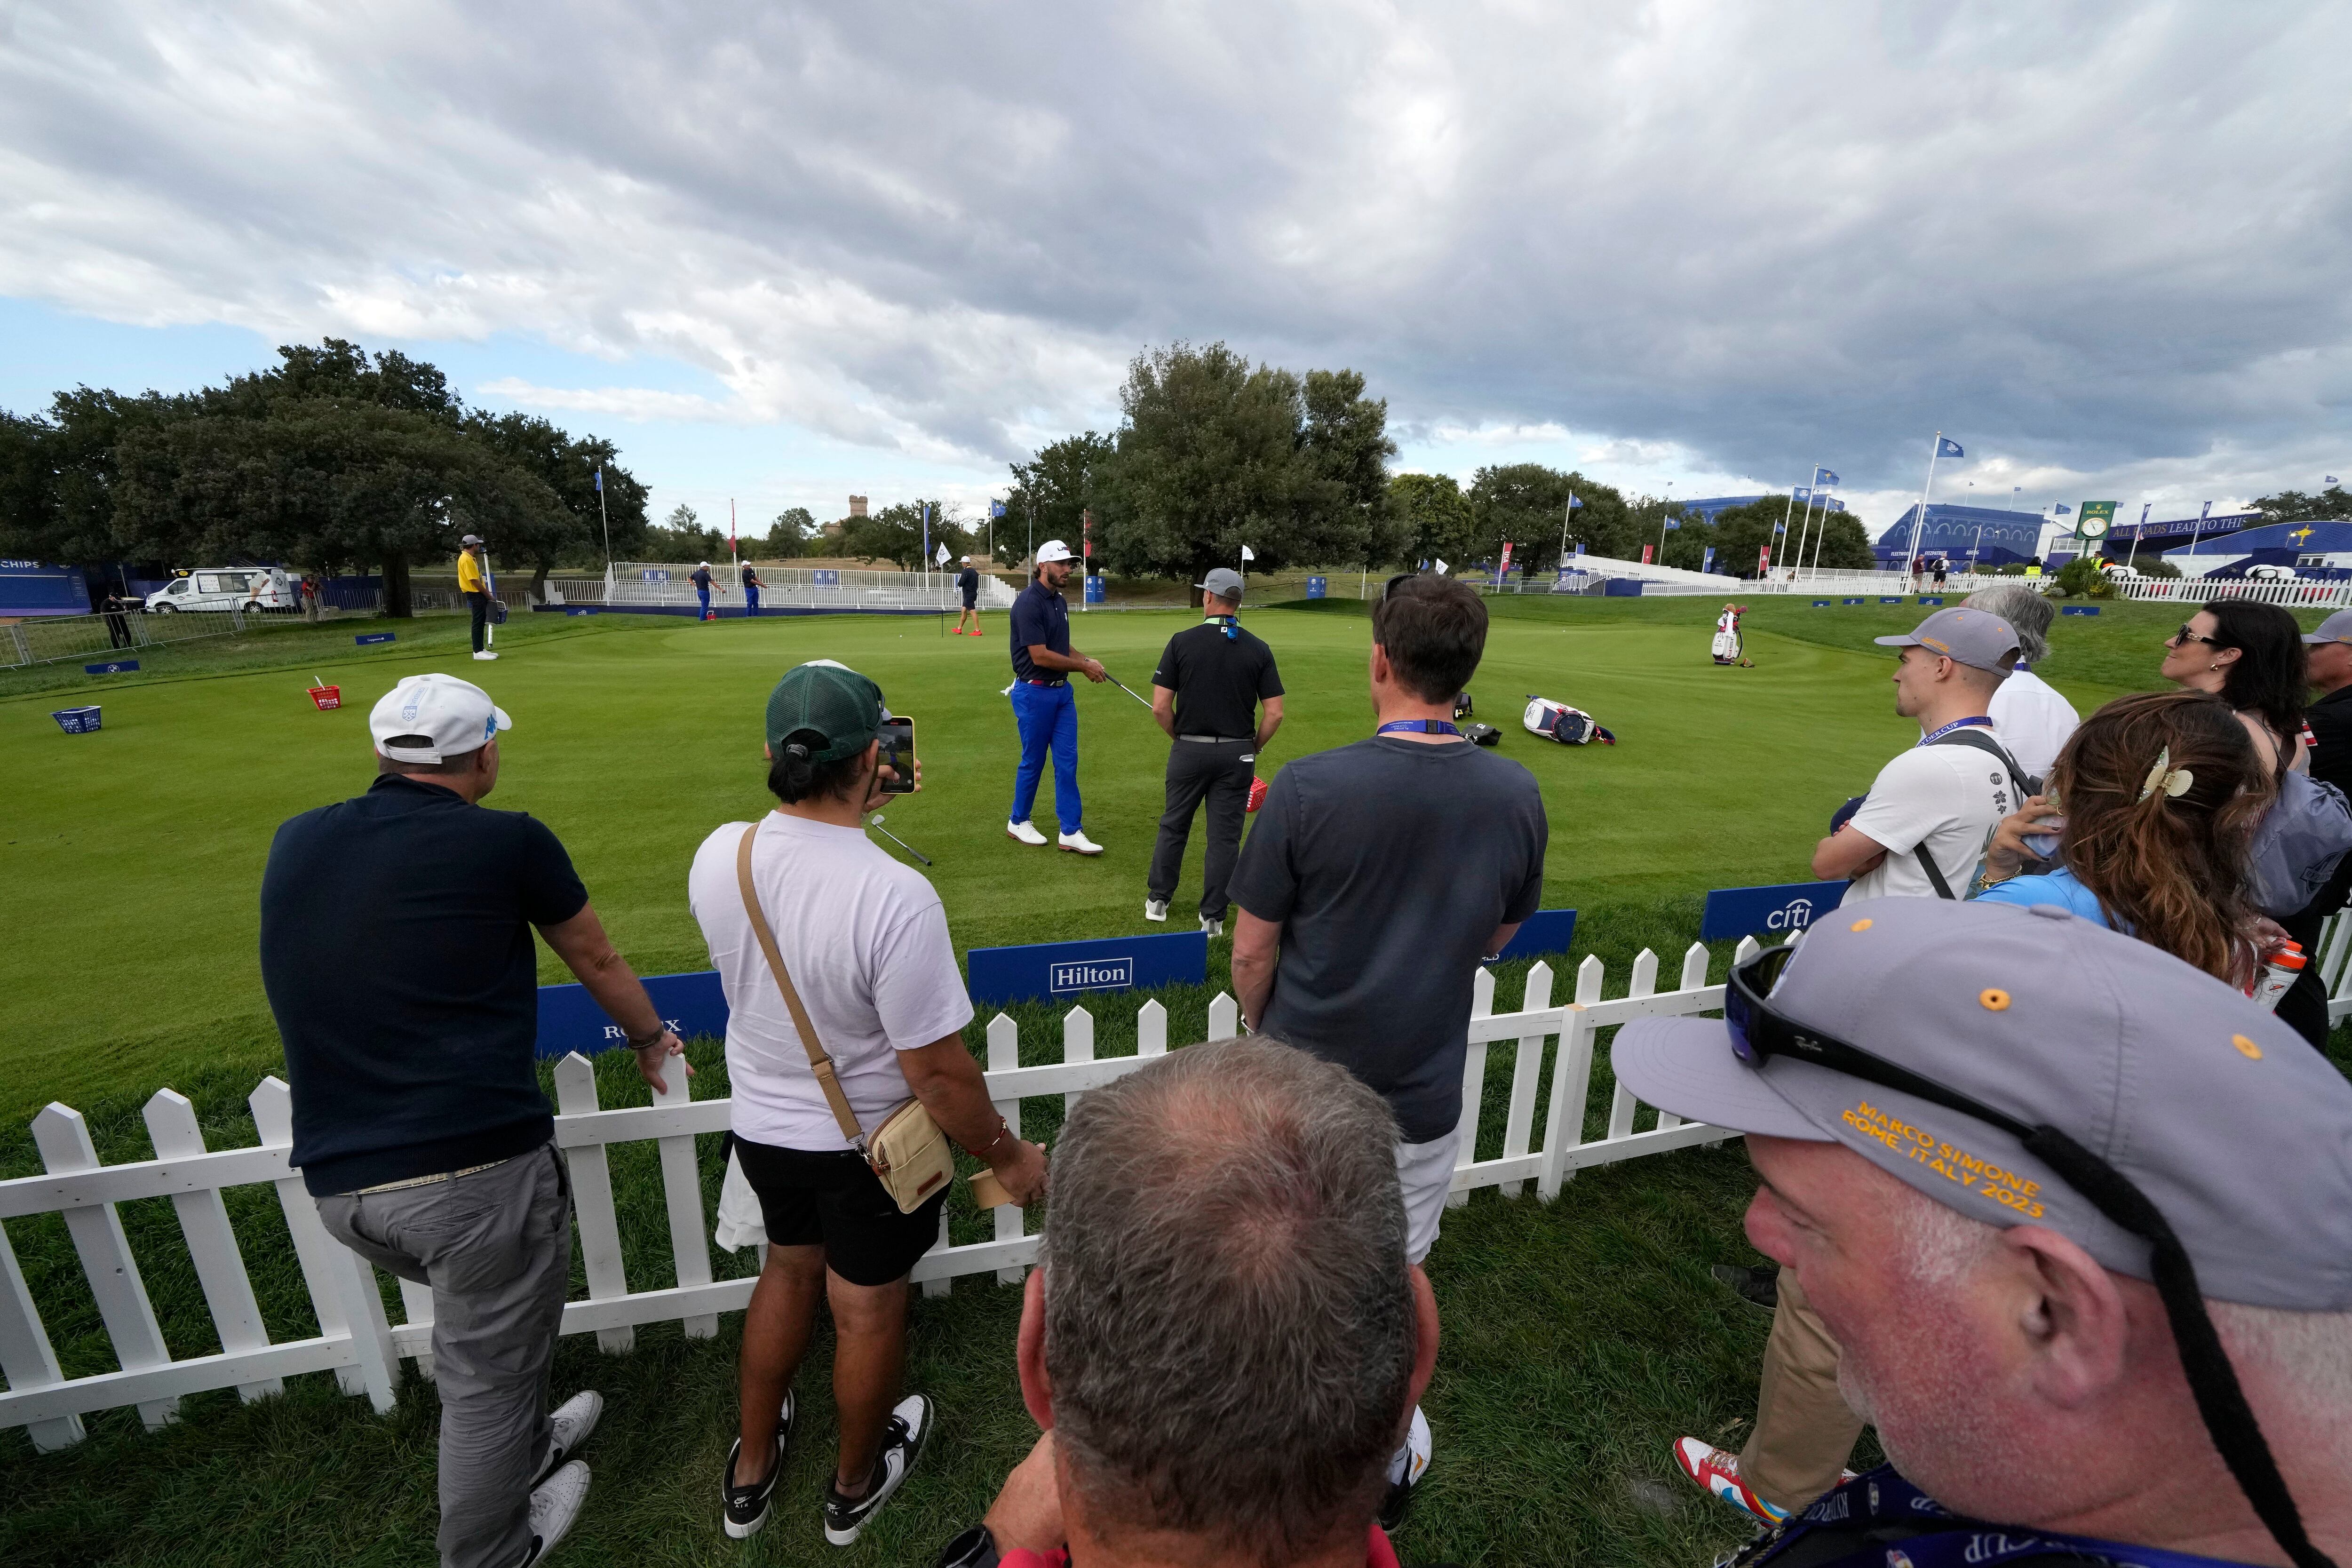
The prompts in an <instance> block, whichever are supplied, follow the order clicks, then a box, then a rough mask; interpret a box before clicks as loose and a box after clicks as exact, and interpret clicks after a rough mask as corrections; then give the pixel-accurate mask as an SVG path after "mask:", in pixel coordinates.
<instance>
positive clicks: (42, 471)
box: [0, 338, 646, 616]
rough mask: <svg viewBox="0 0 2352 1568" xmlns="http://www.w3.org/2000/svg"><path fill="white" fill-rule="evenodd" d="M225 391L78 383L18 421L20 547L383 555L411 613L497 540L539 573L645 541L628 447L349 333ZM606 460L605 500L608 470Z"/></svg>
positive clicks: (5, 480)
mask: <svg viewBox="0 0 2352 1568" xmlns="http://www.w3.org/2000/svg"><path fill="white" fill-rule="evenodd" d="M617 450H618V449H617V448H616V447H614V445H613V444H612V443H611V442H609V441H605V440H601V439H599V438H596V437H581V438H577V439H575V438H573V437H571V436H569V435H568V434H566V433H565V432H564V431H562V430H561V429H559V428H558V427H556V426H553V425H551V424H550V423H548V422H547V421H546V420H544V419H541V418H538V417H536V416H530V415H524V414H504V415H492V414H489V413H488V412H486V411H480V410H469V409H467V407H466V406H465V405H464V403H463V402H462V401H461V400H460V399H459V398H458V397H457V394H455V393H454V392H452V391H451V390H450V389H449V386H448V383H447V380H446V377H444V376H443V374H441V372H440V371H439V370H438V369H436V367H435V366H433V365H431V364H429V363H425V362H424V361H421V360H413V359H410V358H409V357H407V356H406V355H405V354H403V353H399V352H398V351H396V350H388V351H385V352H383V353H376V354H370V353H368V352H367V351H365V350H364V349H362V348H360V347H359V346H357V345H356V344H353V343H350V342H343V341H342V340H341V339H337V338H329V339H327V340H325V341H324V342H320V343H319V344H317V345H315V346H313V345H310V344H307V343H302V344H288V345H286V346H284V347H282V348H280V349H279V350H278V364H277V365H275V366H273V367H271V368H269V369H267V370H262V371H257V372H254V373H252V374H247V375H241V376H236V377H233V378H231V379H230V380H229V381H228V382H227V383H226V384H223V385H220V386H216V387H205V388H204V389H202V390H200V391H197V392H193V393H187V394H182V395H173V396H163V395H158V394H155V393H146V394H142V395H137V396H126V395H122V394H119V393H114V392H109V391H97V390H93V389H91V388H89V387H86V386H85V387H78V388H76V389H75V390H73V391H71V392H61V393H59V394H58V395H56V397H54V398H53V399H52V400H51V402H50V406H49V409H48V412H47V414H46V415H44V416H33V417H25V416H15V415H0V552H7V553H11V554H21V555H28V556H34V557H37V558H40V559H45V560H56V561H90V560H104V559H115V558H121V559H130V560H136V561H155V562H160V563H188V564H194V563H196V562H198V561H202V560H205V559H212V560H229V561H236V560H249V559H257V558H271V559H279V560H285V561H289V562H295V563H300V564H302V565H306V566H316V567H319V568H321V569H323V570H326V571H330V572H332V571H340V570H344V569H348V568H360V569H365V568H368V567H378V568H381V569H382V571H383V574H384V607H385V609H386V611H387V612H388V613H390V614H392V615H395V616H399V615H406V614H407V613H408V611H409V605H410V595H409V582H408V574H409V569H410V567H411V566H412V565H414V564H417V563H425V562H428V561H437V560H442V559H446V558H447V557H448V556H451V555H454V554H455V553H456V551H457V539H458V537H459V536H460V535H462V534H465V533H468V532H472V533H478V534H480V535H482V536H483V538H484V539H485V540H486V541H487V542H488V545H489V548H490V551H491V553H492V556H493V558H494V559H496V560H499V561H500V562H502V563H507V564H509V565H510V566H512V565H529V566H530V567H532V568H533V569H534V570H535V573H536V577H535V585H540V586H542V587H543V584H544V583H545V580H546V576H547V574H548V572H549V571H550V570H551V569H552V568H553V567H555V566H557V565H558V564H560V563H562V562H564V561H567V560H568V561H574V562H580V563H585V562H588V561H591V560H599V559H602V558H603V556H604V537H605V536H604V530H605V519H606V514H607V509H609V515H610V520H611V521H610V526H611V533H612V548H613V549H614V552H618V553H624V554H625V553H632V552H635V550H636V549H637V548H638V547H639V546H640V544H641V542H642V540H643V536H644V531H645V525H646V518H645V500H646V490H645V487H644V486H643V485H641V484H639V483H638V482H637V481H636V479H635V478H634V477H633V476H632V475H630V474H629V473H628V471H627V470H626V469H625V468H621V467H620V466H619V465H618V464H617V463H616V462H615V461H614V458H615V457H616V456H617ZM600 467H601V468H603V471H604V495H603V497H602V498H601V499H602V502H603V505H601V506H600V504H599V500H600V498H599V497H598V494H597V492H596V489H595V475H596V472H597V470H598V468H600Z"/></svg>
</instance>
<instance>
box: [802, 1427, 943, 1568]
mask: <svg viewBox="0 0 2352 1568" xmlns="http://www.w3.org/2000/svg"><path fill="white" fill-rule="evenodd" d="M930 1435H931V1401H930V1397H929V1395H928V1394H908V1396H907V1397H906V1398H904V1399H902V1400H900V1401H898V1405H896V1406H894V1407H893V1408H892V1409H891V1412H890V1424H889V1426H886V1427H884V1428H883V1429H882V1452H881V1453H879V1454H877V1456H875V1459H874V1475H873V1478H872V1479H870V1480H869V1481H868V1482H867V1483H866V1495H865V1496H864V1497H862V1498H857V1499H855V1500H852V1499H849V1498H845V1497H844V1496H842V1495H841V1492H840V1489H839V1487H838V1483H837V1480H836V1479H835V1478H830V1477H828V1478H827V1479H826V1480H825V1483H824V1538H825V1540H827V1541H829V1542H832V1543H833V1544H834V1545H835V1546H847V1545H849V1544H850V1543H851V1542H855V1541H856V1539H857V1532H858V1531H861V1530H864V1529H865V1528H866V1521H867V1520H869V1519H872V1518H873V1517H874V1515H875V1514H876V1513H877V1511H879V1510H880V1509H881V1507H882V1505H883V1504H884V1503H886V1502H887V1501H889V1500H890V1494H891V1493H892V1492H895V1491H897V1490H898V1483H899V1482H901V1481H903V1480H905V1479H907V1472H908V1470H911V1469H913V1468H915V1461H916V1460H917V1459H919V1458H921V1457H922V1453H923V1444H924V1442H925V1441H926V1440H927V1439H928V1438H929V1436H930Z"/></svg>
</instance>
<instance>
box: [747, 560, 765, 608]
mask: <svg viewBox="0 0 2352 1568" xmlns="http://www.w3.org/2000/svg"><path fill="white" fill-rule="evenodd" d="M766 586H767V584H765V583H762V582H761V581H760V574H758V573H757V572H754V571H752V570H751V563H750V562H749V561H746V562H744V563H743V613H744V614H745V615H747V616H756V615H758V614H759V613H760V590H761V589H762V588H764V587H766Z"/></svg>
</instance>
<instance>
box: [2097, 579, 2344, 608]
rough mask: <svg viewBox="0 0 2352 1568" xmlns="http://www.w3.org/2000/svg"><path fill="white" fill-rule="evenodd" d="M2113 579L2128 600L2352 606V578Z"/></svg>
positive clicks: (2296, 606) (2326, 606)
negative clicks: (2233, 600)
mask: <svg viewBox="0 0 2352 1568" xmlns="http://www.w3.org/2000/svg"><path fill="white" fill-rule="evenodd" d="M2114 581H2115V585H2116V593H2117V594H2118V595H2120V596H2122V597H2124V598H2126V599H2166V600H2176V601H2178V602H2179V603H2180V604H2182V605H2191V606H2193V605H2201V604H2204V603H2205V602H2206V601H2208V600H2209V599H2252V600H2253V601H2254V602H2255V603H2256V604H2258V605H2285V606H2286V607H2287V608H2289V609H2293V610H2340V609H2343V608H2345V607H2346V606H2347V605H2352V580H2347V581H2344V582H2311V581H2307V580H2305V579H2303V578H2290V579H2289V580H2287V581H2285V582H2283V583H2273V582H2264V581H2263V580H2261V579H2259V578H2247V577H2221V578H2215V577H2125V578H2120V579H2115V580H2114Z"/></svg>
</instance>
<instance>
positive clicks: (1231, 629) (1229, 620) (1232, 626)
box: [1201, 616, 1242, 642]
mask: <svg viewBox="0 0 2352 1568" xmlns="http://www.w3.org/2000/svg"><path fill="white" fill-rule="evenodd" d="M1201 624H1202V626H1215V627H1216V628H1218V629H1219V630H1220V631H1222V632H1223V633H1224V634H1225V640H1226V641H1227V642H1233V641H1234V640H1236V639H1237V638H1239V637H1240V636H1241V635H1242V624H1241V621H1240V619H1239V618H1238V617H1236V616H1209V617H1208V618H1206V619H1205V620H1203V621H1202V623H1201Z"/></svg>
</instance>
